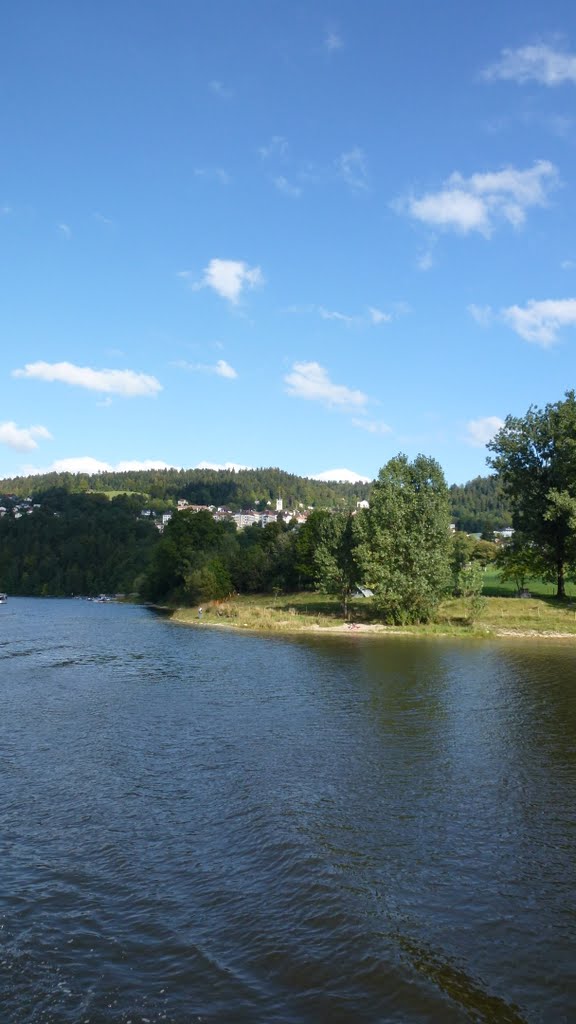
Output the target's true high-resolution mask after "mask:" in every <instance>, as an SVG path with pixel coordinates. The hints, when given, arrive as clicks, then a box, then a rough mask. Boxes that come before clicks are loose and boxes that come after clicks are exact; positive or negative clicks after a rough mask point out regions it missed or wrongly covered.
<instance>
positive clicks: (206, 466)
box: [194, 462, 253, 473]
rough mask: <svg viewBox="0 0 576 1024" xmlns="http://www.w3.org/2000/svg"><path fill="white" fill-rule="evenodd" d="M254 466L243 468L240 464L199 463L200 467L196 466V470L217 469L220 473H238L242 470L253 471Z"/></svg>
mask: <svg viewBox="0 0 576 1024" xmlns="http://www.w3.org/2000/svg"><path fill="white" fill-rule="evenodd" d="M252 468H253V467H252V466H242V465H240V463H239V462H222V463H218V462H199V463H198V465H196V466H194V469H215V470H216V471H218V472H220V471H221V470H223V469H228V470H233V471H234V472H235V473H238V471H239V470H241V469H252Z"/></svg>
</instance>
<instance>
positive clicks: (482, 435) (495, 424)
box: [466, 416, 504, 448]
mask: <svg viewBox="0 0 576 1024" xmlns="http://www.w3.org/2000/svg"><path fill="white" fill-rule="evenodd" d="M503 426H504V420H501V419H500V417H499V416H484V417H482V418H481V419H478V420H469V422H468V423H467V424H466V429H467V431H468V435H467V437H466V441H467V442H468V444H471V445H472V446H473V447H474V448H482V447H483V446H484V445H485V444H488V441H491V440H492V438H493V437H494V434H497V433H498V431H499V430H500V428H501V427H503Z"/></svg>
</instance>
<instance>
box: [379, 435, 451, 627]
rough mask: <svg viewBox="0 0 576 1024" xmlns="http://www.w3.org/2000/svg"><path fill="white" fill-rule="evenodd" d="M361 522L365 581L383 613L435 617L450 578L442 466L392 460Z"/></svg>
mask: <svg viewBox="0 0 576 1024" xmlns="http://www.w3.org/2000/svg"><path fill="white" fill-rule="evenodd" d="M359 519H360V517H359ZM360 523H361V525H362V526H363V532H364V541H363V544H362V546H361V558H362V563H363V568H364V575H365V580H366V583H367V584H368V586H370V587H372V589H373V590H374V594H375V606H376V607H377V608H378V609H379V611H380V613H381V615H382V617H383V618H384V619H385V620H386V621H388V622H393V623H399V624H401V623H408V622H428V621H430V619H432V618H433V617H434V614H435V612H436V609H437V606H438V603H439V601H440V599H441V598H442V596H443V594H444V593H445V592H446V590H447V589H448V587H449V586H450V581H451V572H450V511H449V501H448V489H447V487H446V481H445V479H444V474H443V472H442V469H441V468H440V466H439V464H438V463H437V462H436V461H435V460H434V459H431V458H427V457H426V456H424V455H418V456H417V457H416V459H415V460H414V462H409V461H408V459H407V457H406V456H405V455H397V456H396V458H394V459H391V460H390V462H388V463H387V464H386V465H385V466H384V467H383V469H381V470H380V473H379V476H378V479H377V481H376V482H375V484H374V485H373V488H372V494H371V497H370V508H369V509H368V510H367V511H366V512H365V513H364V514H363V516H362V518H361V519H360Z"/></svg>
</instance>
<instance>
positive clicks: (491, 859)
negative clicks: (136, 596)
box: [0, 599, 576, 1024]
mask: <svg viewBox="0 0 576 1024" xmlns="http://www.w3.org/2000/svg"><path fill="white" fill-rule="evenodd" d="M5 612H8V614H5ZM0 613H1V614H0V708H1V716H0V784H1V786H2V794H3V799H2V802H1V803H0V857H1V863H2V883H3V884H2V887H1V889H0V936H1V937H2V953H1V954H0V989H1V992H2V997H3V1006H4V1010H3V1016H2V1021H4V1020H6V1021H7V1022H10V1024H11V1022H21V1021H22V1022H24V1021H25V1022H26V1024H28V1022H30V1024H36V1022H38V1024H39V1022H44V1024H66V1022H74V1024H76V1022H79V1021H83V1020H86V1021H89V1022H90V1024H112V1022H114V1024H116V1022H123V1024H127V1022H128V1021H132V1024H140V1022H143V1021H146V1020H148V1021H162V1020H163V1021H168V1022H173V1024H185V1022H186V1024H189V1022H190V1021H196V1020H202V1021H207V1022H208V1021H209V1022H223V1024H227V1022H231V1024H232V1022H234V1024H235V1022H239V1024H242V1022H251V1024H253V1022H256V1024H258V1022H262V1024H272V1022H283V1024H284V1022H286V1024H289V1022H295V1024H296V1022H298V1024H301V1022H308V1021H309V1022H310V1024H319V1022H320V1024H323V1022H324V1021H326V1022H336V1024H338V1022H342V1024H349V1022H351V1021H354V1022H355V1024H356V1022H370V1024H373V1022H388V1021H390V1022H396V1021H397V1022H403V1024H405V1022H412V1021H414V1022H430V1021H432V1022H435V1021H438V1022H441V1024H444V1022H446V1024H451V1022H464V1021H470V1020H472V1021H479V1022H484V1024H490V1022H495V1024H497V1022H514V1024H519V1022H522V1021H525V1022H537V1021H542V1022H547V1021H554V1022H561V1021H569V1020H572V1019H574V1015H575V1013H576V986H575V984H574V981H573V970H572V968H573V958H574V915H573V909H572V908H573V906H574V890H575V868H574V865H575V862H576V859H575V856H574V855H575V853H576V836H575V834H574V815H573V806H574V792H573V791H574V778H575V774H576V769H575V756H574V751H575V743H574V738H575V734H576V700H575V697H574V691H573V678H574V653H573V650H572V648H571V647H570V646H561V645H556V646H555V645H553V644H550V643H548V644H540V643H531V644H529V645H521V644H519V643H518V642H516V643H500V644H495V643H477V642H471V643H466V642H455V641H443V640H436V639H434V640H433V641H427V640H420V641H411V640H409V639H407V638H404V637H398V638H390V639H388V640H386V641H385V642H382V641H380V640H374V639H372V638H370V639H366V638H365V637H358V636H350V637H348V636H346V637H343V638H334V637H332V638H329V639H323V638H318V637H317V636H314V637H311V638H310V639H302V638H298V639H295V640H282V639H278V638H274V639H265V638H261V637H253V636H247V635H236V634H233V633H228V632H221V631H217V630H209V629H183V628H179V627H176V626H174V625H172V624H170V622H168V621H166V620H163V619H159V618H156V617H154V616H152V615H151V614H150V613H148V612H147V611H146V610H144V609H140V608H131V607H123V606H115V605H99V606H98V605H92V604H88V603H86V602H77V601H39V600H36V601H33V600H24V599H21V600H12V601H10V602H9V603H8V604H7V605H5V606H4V607H3V608H2V609H1V610H0Z"/></svg>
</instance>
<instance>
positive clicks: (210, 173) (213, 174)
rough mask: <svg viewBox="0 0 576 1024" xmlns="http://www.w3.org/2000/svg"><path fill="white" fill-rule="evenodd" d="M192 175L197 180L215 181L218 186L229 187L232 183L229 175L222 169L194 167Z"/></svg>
mask: <svg viewBox="0 0 576 1024" xmlns="http://www.w3.org/2000/svg"><path fill="white" fill-rule="evenodd" d="M194 174H195V176H196V177H197V178H205V179H206V180H207V181H216V182H218V184H219V185H230V184H231V183H232V177H231V175H230V174H228V171H225V170H224V168H223V167H195V168H194Z"/></svg>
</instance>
